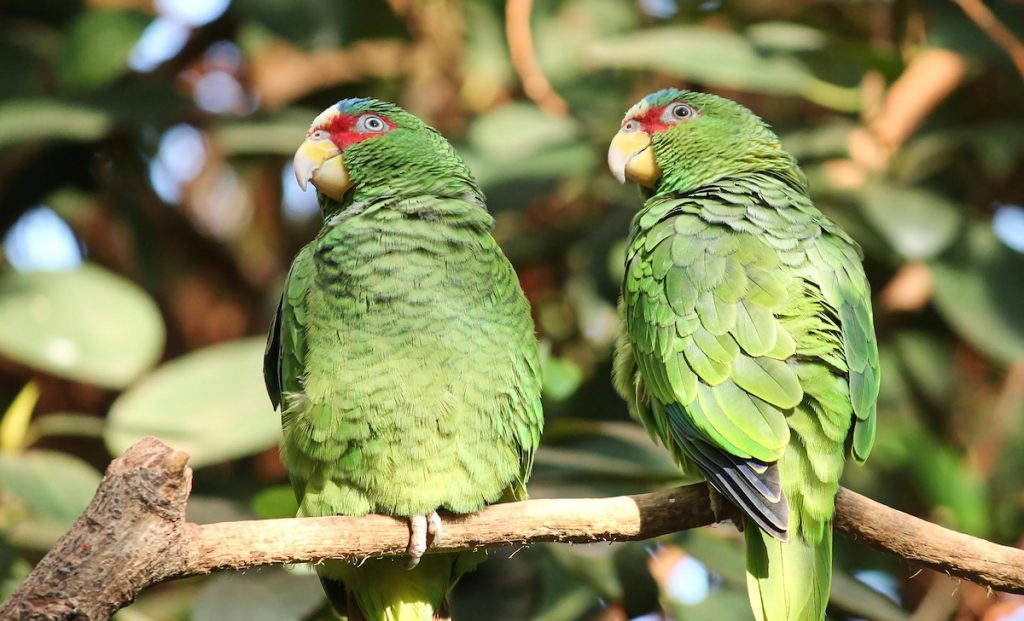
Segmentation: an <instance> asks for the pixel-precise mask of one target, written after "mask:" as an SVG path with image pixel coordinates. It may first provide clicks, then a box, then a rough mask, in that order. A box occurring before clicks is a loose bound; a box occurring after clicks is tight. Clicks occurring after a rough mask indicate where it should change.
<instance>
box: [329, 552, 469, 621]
mask: <svg viewBox="0 0 1024 621" xmlns="http://www.w3.org/2000/svg"><path fill="white" fill-rule="evenodd" d="M461 556H462V555H448V554H430V555H426V556H424V557H423V559H422V560H421V562H420V564H419V565H417V566H416V568H415V569H412V570H410V569H406V560H405V559H399V558H395V559H370V560H367V561H365V562H364V563H362V564H360V565H358V566H357V565H351V564H348V563H344V562H341V561H328V562H326V563H322V564H320V565H317V566H316V569H317V573H319V574H320V582H321V584H323V587H324V592H325V593H326V594H327V599H328V600H329V601H330V603H331V606H332V607H333V608H334V610H335V611H336V612H337V613H338V615H339V616H343V615H347V617H348V620H349V621H439V620H442V621H443V620H448V621H450V619H451V615H450V614H449V611H450V610H451V606H450V605H449V603H448V596H449V594H450V592H451V589H452V587H453V586H454V583H455V581H456V580H457V577H455V576H453V566H454V564H455V563H457V562H458V560H459V558H460V557H461Z"/></svg>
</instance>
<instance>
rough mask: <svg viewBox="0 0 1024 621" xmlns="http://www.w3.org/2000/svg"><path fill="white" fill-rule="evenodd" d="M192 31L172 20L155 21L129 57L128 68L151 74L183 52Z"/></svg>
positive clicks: (145, 31) (148, 27)
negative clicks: (182, 49)
mask: <svg viewBox="0 0 1024 621" xmlns="http://www.w3.org/2000/svg"><path fill="white" fill-rule="evenodd" d="M190 32H191V31H190V30H189V28H188V27H187V26H184V25H182V24H181V23H179V22H176V21H174V20H172V19H167V18H164V17H158V18H157V19H155V20H153V21H152V23H150V24H149V26H147V27H146V30H144V31H143V33H142V36H141V37H139V40H138V42H136V43H135V47H133V48H132V51H131V54H129V56H128V66H129V67H131V68H132V69H133V70H135V71H140V72H149V71H152V70H154V69H156V68H157V67H159V66H160V64H161V63H163V62H165V61H167V60H169V59H170V58H171V57H173V56H174V55H175V54H177V53H178V52H180V51H181V48H183V47H184V46H185V43H186V42H187V41H188V37H189V33H190Z"/></svg>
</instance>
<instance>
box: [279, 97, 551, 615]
mask: <svg viewBox="0 0 1024 621" xmlns="http://www.w3.org/2000/svg"><path fill="white" fill-rule="evenodd" d="M295 174H296V178H297V180H298V182H299V184H300V185H302V186H303V187H305V186H306V184H307V183H312V184H313V185H314V186H315V187H316V189H317V194H318V199H319V202H320V207H321V210H322V212H323V216H324V224H323V227H322V229H321V230H320V232H319V234H318V235H317V236H316V238H315V239H314V240H313V241H311V242H310V243H309V244H307V245H306V246H305V247H304V248H303V249H302V250H301V251H300V252H299V253H298V255H297V256H296V258H295V260H294V262H293V263H292V266H291V269H290V270H289V273H288V277H287V280H286V283H285V287H284V293H283V295H282V296H281V303H280V306H279V308H278V313H277V316H276V319H275V321H274V324H273V326H272V328H271V331H270V335H269V337H268V341H267V352H266V357H265V361H264V375H265V379H266V384H267V389H268V392H269V393H270V397H271V400H272V401H273V402H274V405H275V406H277V407H279V408H280V409H281V418H282V426H283V431H284V442H283V446H282V459H283V461H284V463H285V466H286V468H287V469H288V472H289V476H290V479H291V482H292V486H293V488H294V490H295V495H296V498H297V499H298V504H299V510H298V515H299V516H330V515H355V516H357V515H364V514H367V513H382V514H387V515H393V516H396V517H402V518H406V519H408V520H409V523H410V533H411V534H410V541H409V548H408V552H409V556H410V557H411V561H410V562H409V563H408V568H407V562H406V561H405V560H404V559H394V558H392V559H370V560H366V561H364V562H362V563H360V564H358V565H357V564H351V563H345V562H341V561H329V562H325V563H321V564H318V565H317V566H316V571H317V573H318V574H319V575H320V577H321V581H322V582H323V584H324V588H325V590H326V592H327V595H328V598H329V599H330V601H331V603H332V605H333V606H334V607H335V609H336V610H338V611H339V612H341V613H344V614H347V615H348V618H349V619H351V620H353V621H355V620H357V619H358V620H366V621H385V620H387V621H425V620H430V619H443V618H449V617H450V614H451V611H450V605H449V595H450V592H451V590H452V588H453V586H454V585H455V582H456V581H457V580H458V579H459V576H460V575H462V574H463V573H465V572H466V571H468V570H470V569H472V568H473V567H474V566H475V565H476V564H477V563H479V562H480V561H481V560H482V556H483V553H482V552H481V553H472V552H467V553H457V554H440V553H439V554H430V555H426V556H424V552H425V551H426V549H427V547H428V544H429V543H430V542H431V540H434V541H436V540H437V539H438V538H439V537H442V536H443V535H442V532H443V531H442V518H441V516H440V515H439V513H438V511H448V512H451V513H468V512H473V511H477V510H479V509H481V508H483V507H484V506H485V505H487V504H489V503H494V502H500V501H506V500H517V499H521V498H524V497H525V495H526V491H525V484H526V480H527V478H528V477H529V475H530V470H531V467H532V463H533V455H534V452H535V450H536V448H537V444H538V442H539V438H540V432H541V427H542V424H543V417H542V412H541V404H540V363H539V358H538V354H537V344H536V339H535V336H534V328H533V322H532V319H531V317H530V309H529V304H528V303H527V301H526V298H525V297H524V295H523V292H522V290H521V288H520V286H519V282H518V280H517V278H516V274H515V272H514V271H513V269H512V266H511V265H510V264H509V262H508V260H507V259H506V258H505V256H504V254H503V253H502V251H501V249H500V248H499V247H498V245H497V243H496V242H495V241H494V239H493V238H492V237H491V234H490V230H491V228H492V226H493V219H492V218H491V216H490V215H489V214H488V212H487V209H486V207H485V205H484V199H483V196H482V194H481V192H480V190H479V188H478V187H477V184H476V182H475V181H474V180H473V178H472V176H471V175H470V173H469V170H468V169H467V168H466V166H465V164H464V163H463V162H462V160H461V159H460V158H459V157H458V156H457V155H456V154H455V151H454V150H453V149H452V147H451V145H450V144H449V143H448V142H447V141H446V140H445V139H444V138H443V137H442V136H441V135H440V134H439V133H437V132H436V131H435V130H433V129H431V128H430V127H428V126H427V125H425V124H424V123H423V122H422V121H420V120H419V119H418V118H416V117H415V116H413V115H411V114H409V113H408V112H406V111H404V110H402V109H401V108H399V107H397V106H395V105H392V104H388V103H385V102H380V101H375V100H371V99H347V100H344V101H341V102H339V103H338V104H336V105H334V106H331V107H330V108H328V109H327V110H325V111H324V112H323V113H322V114H320V115H319V116H317V118H316V119H315V120H314V121H313V124H312V126H311V127H310V130H309V132H308V134H307V135H306V139H305V141H304V142H303V143H302V145H301V146H300V147H299V149H298V152H297V153H296V155H295ZM421 557H422V558H421Z"/></svg>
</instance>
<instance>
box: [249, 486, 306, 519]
mask: <svg viewBox="0 0 1024 621" xmlns="http://www.w3.org/2000/svg"><path fill="white" fill-rule="evenodd" d="M252 510H253V511H254V512H255V513H256V515H257V516H259V518H260V519H263V520H271V519H275V518H290V517H295V514H296V513H297V512H298V510H299V504H298V503H297V502H296V501H295V490H293V489H292V486H291V485H275V486H274V487H268V488H267V489H265V490H263V491H261V492H260V493H258V494H256V496H255V497H253V499H252Z"/></svg>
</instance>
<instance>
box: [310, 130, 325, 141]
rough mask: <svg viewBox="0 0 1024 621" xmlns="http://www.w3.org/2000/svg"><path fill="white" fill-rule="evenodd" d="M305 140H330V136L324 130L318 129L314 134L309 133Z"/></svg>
mask: <svg viewBox="0 0 1024 621" xmlns="http://www.w3.org/2000/svg"><path fill="white" fill-rule="evenodd" d="M306 138H307V140H330V139H331V134H330V132H328V131H327V130H326V129H318V130H316V131H315V132H311V133H310V134H309V136H307V137H306Z"/></svg>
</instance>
